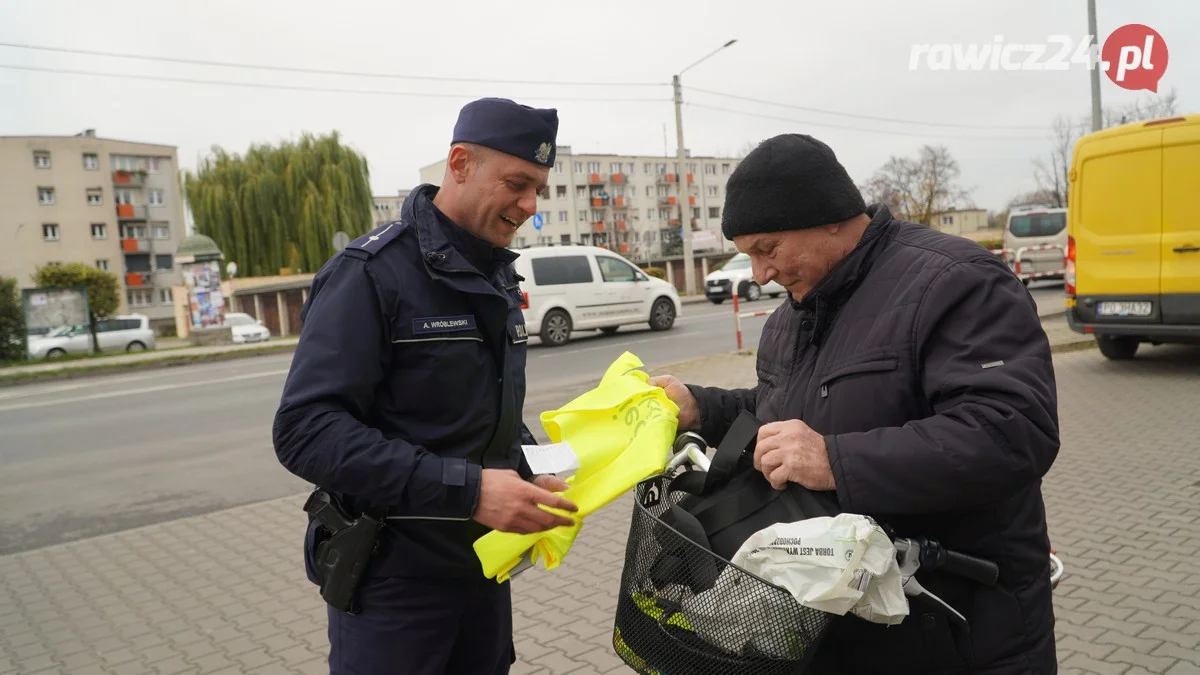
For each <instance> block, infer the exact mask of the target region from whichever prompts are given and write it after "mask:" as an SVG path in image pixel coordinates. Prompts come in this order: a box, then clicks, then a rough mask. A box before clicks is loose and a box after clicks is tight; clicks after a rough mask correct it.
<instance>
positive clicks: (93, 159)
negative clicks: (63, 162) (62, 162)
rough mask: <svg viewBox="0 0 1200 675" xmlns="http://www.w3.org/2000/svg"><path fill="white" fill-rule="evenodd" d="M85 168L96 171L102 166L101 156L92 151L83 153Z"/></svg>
mask: <svg viewBox="0 0 1200 675" xmlns="http://www.w3.org/2000/svg"><path fill="white" fill-rule="evenodd" d="M83 168H85V169H87V170H88V171H95V170H96V169H99V168H100V158H99V157H97V156H96V155H93V154H92V153H90V152H85V153H83Z"/></svg>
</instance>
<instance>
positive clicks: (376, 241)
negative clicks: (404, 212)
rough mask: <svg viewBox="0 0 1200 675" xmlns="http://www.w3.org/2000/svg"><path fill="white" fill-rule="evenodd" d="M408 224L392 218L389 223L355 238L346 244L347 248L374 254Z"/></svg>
mask: <svg viewBox="0 0 1200 675" xmlns="http://www.w3.org/2000/svg"><path fill="white" fill-rule="evenodd" d="M406 227H408V225H407V224H406V223H405V222H404V221H402V220H393V221H392V222H390V223H384V224H383V225H380V226H379V227H377V228H375V229H374V230H371V231H370V232H368V233H366V234H364V235H363V236H361V237H359V238H358V239H355V240H354V241H352V242H350V244H349V245H348V246H346V249H347V250H350V249H353V250H357V251H365V252H366V253H367V255H374V254H376V253H378V252H379V251H380V250H382V249H383V247H384V246H387V245H388V244H389V243H391V242H392V241H394V240H395V239H396V237H397V236H398V235H399V234H400V233H401V232H403V231H404V229H405V228H406Z"/></svg>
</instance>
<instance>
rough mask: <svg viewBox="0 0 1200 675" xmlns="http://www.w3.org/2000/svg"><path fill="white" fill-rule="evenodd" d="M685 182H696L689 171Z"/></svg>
mask: <svg viewBox="0 0 1200 675" xmlns="http://www.w3.org/2000/svg"><path fill="white" fill-rule="evenodd" d="M687 182H689V183H694V182H696V177H695V176H693V175H692V174H690V173H689V174H688V175H687Z"/></svg>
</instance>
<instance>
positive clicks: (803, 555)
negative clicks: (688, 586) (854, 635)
mask: <svg viewBox="0 0 1200 675" xmlns="http://www.w3.org/2000/svg"><path fill="white" fill-rule="evenodd" d="M731 562H732V563H733V564H735V565H737V566H738V567H741V568H742V569H744V570H746V571H747V572H751V573H753V574H756V575H758V576H759V577H762V578H763V579H764V580H766V581H769V582H771V583H773V584H775V585H777V586H780V587H782V588H784V589H786V590H787V591H788V592H789V593H791V594H792V596H793V597H795V598H796V600H797V602H799V603H800V604H802V605H804V606H805V607H811V608H813V609H819V610H822V611H825V612H829V613H831V614H837V615H844V614H846V613H847V612H853V613H854V614H855V615H857V616H859V617H860V618H863V619H865V620H867V621H871V622H874V623H882V624H888V625H895V624H898V623H900V622H901V621H903V620H904V617H906V616H908V599H907V598H905V597H904V585H903V579H902V578H901V576H900V567H899V565H898V564H897V563H896V547H895V546H893V545H892V541H891V539H889V538H888V536H887V534H886V533H885V532H884V531H883V529H882V528H880V527H879V526H878V525H876V524H875V522H874V521H873V520H871V519H870V518H868V517H866V516H860V515H855V514H851V513H842V514H839V515H837V516H832V517H829V516H825V517H820V518H809V519H807V520H801V521H798V522H794V523H779V524H776V525H772V526H771V527H768V528H765V529H762V530H759V531H758V532H756V533H754V534H753V535H751V537H750V538H749V539H747V540H746V542H745V543H744V544H742V547H741V548H740V549H738V551H737V553H736V554H734V556H733V559H732V560H731Z"/></svg>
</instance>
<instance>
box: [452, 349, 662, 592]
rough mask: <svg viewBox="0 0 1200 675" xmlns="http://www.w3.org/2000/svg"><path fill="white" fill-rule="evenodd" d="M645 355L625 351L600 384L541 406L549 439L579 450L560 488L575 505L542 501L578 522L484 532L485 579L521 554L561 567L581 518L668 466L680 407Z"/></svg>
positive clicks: (479, 546)
mask: <svg viewBox="0 0 1200 675" xmlns="http://www.w3.org/2000/svg"><path fill="white" fill-rule="evenodd" d="M642 366H643V363H642V361H641V360H640V359H638V357H636V356H634V355H633V354H631V353H629V352H625V353H624V354H622V355H621V356H620V357H618V358H617V360H616V361H614V362H613V363H612V365H610V366H609V367H608V370H607V371H606V372H605V373H604V377H603V378H602V379H601V380H600V384H599V385H597V386H596V387H595V388H594V389H592V390H590V391H588V392H586V393H584V394H582V395H581V396H579V397H578V398H576V399H575V400H573V401H571V402H570V403H568V404H566V405H565V406H563V407H561V408H559V409H558V410H550V411H546V412H543V413H542V414H541V422H542V427H543V428H544V429H545V430H546V434H547V435H548V436H549V437H550V440H551V442H553V443H559V442H563V441H565V442H567V443H569V444H570V445H571V447H572V448H573V449H574V451H575V454H576V455H577V456H578V457H579V469H578V470H577V471H576V472H575V475H574V476H572V477H571V478H569V479H568V480H567V483H568V484H569V485H570V486H571V487H570V488H569V489H568V490H567V491H566V492H564V493H563V496H564V497H565V498H567V499H568V500H570V501H572V502H574V503H575V505H576V506H578V507H579V511H578V512H576V513H574V514H572V513H569V512H565V511H560V510H558V509H552V508H549V507H546V506H542V507H541V508H543V509H545V510H547V511H551V512H553V513H559V514H561V515H564V516H566V517H568V518H574V519H575V525H573V526H570V527H565V526H564V527H557V528H554V529H552V530H548V531H546V532H538V533H535V534H514V533H508V532H495V531H493V532H489V533H488V534H486V535H484V536H482V537H480V538H479V539H477V540H476V541H475V544H474V548H475V554H476V555H477V556H478V557H479V561H480V563H482V566H483V573H484V575H485V576H487V577H488V578H489V579H491V578H495V579H496V581H497V582H504V581H506V580H507V579H508V578H509V572H510V571H512V570H513V568H514V567H516V566H517V565H519V564H520V563H521V562H522V558H523V557H524V555H525V554H526V553H528V554H529V562H530V563H531V564H535V563H537V562H538V560H541V562H542V564H543V566H544V568H545V569H547V570H550V569H554V568H555V567H558V565H559V563H561V562H562V560H563V557H564V556H566V554H567V551H568V550H569V549H570V548H571V545H572V544H574V543H575V538H576V536H578V534H579V531H580V529H581V528H582V526H583V521H584V519H586V518H587V516H588V515H590V514H591V513H594V512H595V511H597V510H598V509H600V508H601V507H602V506H604V505H606V504H608V503H609V502H611V501H613V500H614V499H616V498H617V497H619V496H621V495H622V494H624V493H625V492H627V491H629V490H630V489H632V488H633V487H634V486H635V485H637V483H638V482H639V481H642V480H644V479H646V478H648V477H650V476H653V475H655V474H658V473H661V472H662V471H663V470H664V469H665V468H666V463H667V460H668V454H669V453H670V451H671V445H672V444H673V443H674V441H675V432H676V430H677V429H678V426H679V408H678V406H676V405H675V404H674V403H672V402H671V400H670V399H668V398H667V395H666V393H665V392H664V391H663V390H662V388H660V387H656V386H653V385H651V384H648V382H647V381H648V380H649V377H650V376H649V375H648V374H647V373H645V372H644V371H642V370H639V368H641V367H642Z"/></svg>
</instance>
